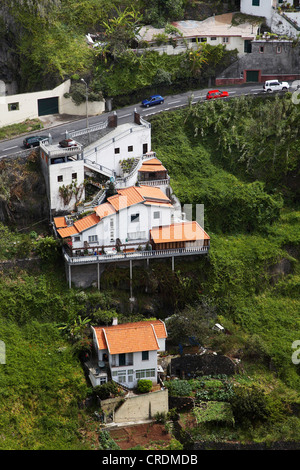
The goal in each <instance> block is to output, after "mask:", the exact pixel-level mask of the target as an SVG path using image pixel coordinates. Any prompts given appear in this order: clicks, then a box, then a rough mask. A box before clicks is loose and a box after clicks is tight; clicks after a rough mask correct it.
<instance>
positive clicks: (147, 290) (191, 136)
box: [0, 95, 300, 449]
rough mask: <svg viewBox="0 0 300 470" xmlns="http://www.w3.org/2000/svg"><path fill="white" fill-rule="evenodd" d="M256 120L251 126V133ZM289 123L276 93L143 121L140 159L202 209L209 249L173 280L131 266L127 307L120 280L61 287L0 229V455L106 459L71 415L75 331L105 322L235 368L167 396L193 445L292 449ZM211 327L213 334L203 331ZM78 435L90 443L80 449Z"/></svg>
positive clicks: (75, 412)
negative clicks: (223, 359) (232, 362)
mask: <svg viewBox="0 0 300 470" xmlns="http://www.w3.org/2000/svg"><path fill="white" fill-rule="evenodd" d="M274 106H276V109H277V110H278V113H283V110H284V118H283V119H284V120H285V122H286V126H285V128H284V131H283V130H282V132H281V133H279V132H277V131H275V130H274V123H273V121H272V120H269V119H268V118H267V116H269V115H270V114H271V113H272V110H273V109H274ZM257 113H261V115H262V116H265V118H264V119H262V120H261V123H260V132H255V126H254V123H255V119H258V114H257ZM298 115H299V111H298V108H297V107H296V106H295V105H293V104H292V102H291V97H290V95H286V96H285V97H282V98H280V99H279V98H274V97H268V98H265V99H261V98H241V99H240V101H239V100H237V99H231V100H230V101H227V102H222V103H220V102H215V103H209V104H207V105H202V106H201V105H197V106H190V107H188V108H186V109H184V110H181V111H176V112H167V113H163V114H159V115H157V116H156V117H153V118H152V120H151V124H152V144H153V149H155V151H156V152H157V155H158V157H159V158H160V159H161V160H162V162H163V163H164V165H166V167H167V168H168V171H169V174H170V176H171V185H172V189H173V191H174V193H175V194H176V195H177V196H178V197H179V198H180V200H181V202H182V203H183V204H193V205H196V204H198V203H201V204H202V203H204V205H205V228H206V229H207V231H208V232H209V234H210V236H211V249H210V253H209V256H203V257H201V258H200V259H195V260H193V261H192V260H188V261H183V260H182V261H178V260H176V262H175V271H174V272H173V271H172V270H171V266H170V265H169V263H168V262H154V261H153V262H151V263H150V269H146V268H143V267H141V266H140V267H136V268H135V269H134V273H133V275H134V278H133V290H134V296H135V297H136V302H135V304H134V305H133V306H132V304H130V303H129V301H128V291H129V273H128V272H127V270H124V269H118V268H117V267H116V266H109V267H108V269H107V270H106V271H105V272H104V274H103V276H102V280H101V286H102V289H103V290H102V292H99V291H97V290H96V289H94V288H90V289H87V290H86V291H81V290H78V289H68V287H67V285H66V280H65V273H64V266H63V263H62V261H61V259H60V256H59V253H60V250H59V246H58V245H57V243H56V242H55V241H54V240H53V239H52V238H51V237H50V236H46V237H45V236H44V237H42V238H41V237H40V236H39V235H38V233H37V232H35V231H34V228H31V229H30V230H29V231H27V232H26V233H25V232H24V231H22V232H18V231H17V230H16V231H11V230H9V229H8V228H7V227H5V226H4V225H2V226H1V229H0V238H1V252H0V253H1V260H3V261H2V264H1V271H2V276H1V278H0V284H1V285H0V338H1V341H3V342H4V343H5V346H6V362H5V364H1V366H0V383H1V398H0V412H1V416H2V420H1V428H0V429H1V432H0V435H1V448H3V449H16V448H24V449H46V448H47V449H75V448H77V449H81V448H86V449H87V448H93V447H94V446H95V448H101V446H102V448H107V447H105V446H104V447H103V445H104V444H103V443H102V444H101V442H102V441H101V436H102V434H101V428H100V427H99V423H98V422H97V421H95V419H94V418H93V410H94V408H91V409H90V408H89V409H80V407H79V406H78V405H79V404H80V403H83V402H84V400H85V399H86V398H87V397H89V398H91V397H93V393H92V390H91V389H90V387H89V384H88V383H87V382H86V381H85V377H84V372H83V369H82V365H81V362H80V357H81V355H82V353H84V352H85V351H89V348H90V338H89V337H88V336H87V335H86V332H87V331H88V330H87V327H88V325H89V324H90V323H91V324H107V323H111V320H112V318H113V317H114V316H118V318H119V321H120V322H122V321H131V320H135V319H141V318H145V317H146V318H149V317H158V318H166V317H168V316H170V315H171V319H170V320H169V322H168V325H169V334H170V340H171V343H170V345H169V347H170V351H171V352H175V353H177V352H178V344H179V343H181V344H183V345H184V344H186V343H187V344H188V339H189V337H191V336H193V337H194V339H195V341H196V342H198V343H200V344H201V345H203V346H205V347H208V348H211V349H213V350H215V351H217V352H218V353H221V354H227V355H229V356H231V357H234V358H236V359H237V360H239V361H241V367H240V373H239V374H238V375H237V376H235V377H234V378H232V379H229V378H225V379H224V378H221V379H220V378H219V379H218V378H216V379H215V380H212V379H210V381H209V382H207V381H206V380H204V378H203V379H198V380H200V382H199V383H198V382H197V381H192V382H187V381H186V382H185V381H179V382H175V383H173V384H172V385H168V387H169V389H170V393H171V394H175V395H176V394H177V395H180V396H182V395H183V396H185V395H189V394H196V395H195V396H197V400H198V401H199V403H198V404H197V407H196V408H195V413H194V419H195V420H196V423H197V425H195V426H196V427H195V430H194V431H193V435H194V438H195V439H197V436H199V435H201V436H202V438H206V439H207V440H209V439H211V438H212V437H213V438H214V439H216V440H218V439H219V440H226V439H232V440H242V441H245V440H246V441H253V440H256V441H266V440H267V441H269V442H272V441H274V440H294V441H297V440H299V418H298V417H297V415H294V414H293V413H294V411H295V410H296V409H297V406H299V398H298V397H299V389H300V379H299V365H297V364H293V362H292V354H293V348H292V345H293V342H294V341H296V340H298V339H299V331H300V325H299V311H300V299H299V274H300V273H299V243H300V228H299V227H300V225H299V220H300V212H299V207H298V204H299V198H298V193H297V191H298V186H299V180H298V178H299V175H298V168H299V154H298V150H297V146H296V139H297V132H298V126H297V122H298V119H299V118H298ZM282 128H283V126H282ZM250 129H251V131H250ZM266 135H268V136H269V137H268V139H266V137H265V136H266ZM229 143H230V145H229ZM274 149H276V151H275V150H274ZM255 150H257V152H255V157H256V158H254V159H253V158H251V155H253V153H254V151H255ZM266 168H268V171H266ZM1 194H2V193H1ZM24 257H26V258H27V257H30V258H32V259H33V260H34V259H36V260H38V259H40V258H41V261H40V262H37V261H36V263H34V264H32V267H31V268H30V267H28V266H27V267H26V266H25V265H22V264H21V265H19V267H16V266H15V267H14V265H10V264H9V263H13V262H14V260H15V259H16V258H24ZM216 321H218V322H220V323H221V324H222V325H223V326H224V327H225V329H226V331H227V334H218V333H216V332H213V331H212V329H211V327H212V325H213V324H214V323H215V322H216ZM184 419H185V417H184V416H182V420H183V421H184ZM233 422H234V426H233V424H232V423H233ZM221 423H222V425H220V424H221ZM89 433H91V435H93V436H95V439H94V440H93V441H91V440H90V439H86V438H85V436H87V435H88V434H89ZM199 433H200V434H199ZM107 445H109V446H110V448H112V446H113V443H110V444H106V446H107Z"/></svg>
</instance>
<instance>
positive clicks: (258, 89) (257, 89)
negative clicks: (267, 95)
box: [251, 88, 263, 91]
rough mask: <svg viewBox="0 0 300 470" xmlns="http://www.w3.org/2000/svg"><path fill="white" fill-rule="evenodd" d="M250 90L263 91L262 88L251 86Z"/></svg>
mask: <svg viewBox="0 0 300 470" xmlns="http://www.w3.org/2000/svg"><path fill="white" fill-rule="evenodd" d="M251 91H263V88H253V90H251Z"/></svg>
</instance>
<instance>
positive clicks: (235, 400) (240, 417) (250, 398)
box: [231, 386, 269, 425]
mask: <svg viewBox="0 0 300 470" xmlns="http://www.w3.org/2000/svg"><path fill="white" fill-rule="evenodd" d="M231 407H232V412H233V415H234V419H235V422H236V423H239V424H246V425H247V424H249V423H251V424H253V423H255V422H259V421H265V420H266V418H267V417H268V414H269V412H268V401H267V399H266V396H265V394H264V392H263V390H260V389H258V388H257V387H255V386H252V387H250V388H246V387H238V388H237V389H236V390H235V393H234V395H233V397H232V399H231Z"/></svg>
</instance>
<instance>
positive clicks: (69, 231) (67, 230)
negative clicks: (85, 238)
mask: <svg viewBox="0 0 300 470" xmlns="http://www.w3.org/2000/svg"><path fill="white" fill-rule="evenodd" d="M57 233H58V234H59V235H60V236H61V238H68V237H71V235H75V234H76V233H78V230H77V228H76V227H74V225H71V226H70V227H64V228H60V229H58V230H57Z"/></svg>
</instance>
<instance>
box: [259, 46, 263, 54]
mask: <svg viewBox="0 0 300 470" xmlns="http://www.w3.org/2000/svg"><path fill="white" fill-rule="evenodd" d="M259 52H260V53H261V54H263V53H264V46H260V47H259Z"/></svg>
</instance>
